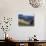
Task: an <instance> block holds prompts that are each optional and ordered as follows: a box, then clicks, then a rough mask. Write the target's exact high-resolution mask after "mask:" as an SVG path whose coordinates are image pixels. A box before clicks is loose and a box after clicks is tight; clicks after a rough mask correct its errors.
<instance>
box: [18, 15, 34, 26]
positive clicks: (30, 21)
mask: <svg viewBox="0 0 46 46" xmlns="http://www.w3.org/2000/svg"><path fill="white" fill-rule="evenodd" d="M18 25H19V26H34V16H29V15H27V16H26V15H23V14H19V15H18Z"/></svg>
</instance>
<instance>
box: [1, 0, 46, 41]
mask: <svg viewBox="0 0 46 46" xmlns="http://www.w3.org/2000/svg"><path fill="white" fill-rule="evenodd" d="M44 7H45V6H44V4H43V7H40V8H33V7H31V6H30V4H29V1H28V0H16V1H15V0H0V16H1V17H3V16H6V17H13V22H12V26H11V29H10V31H8V34H10V37H13V38H14V39H15V38H16V40H27V39H29V37H32V36H33V35H34V34H36V35H37V39H39V40H44V39H45V34H44V33H45V25H44V24H45V21H44V20H45V15H46V13H45V12H46V8H44ZM19 12H20V13H27V14H30V13H32V14H33V15H34V16H35V26H34V27H33V26H32V27H19V26H18V23H17V22H18V19H17V17H18V16H17V14H18V13H19ZM1 33H2V31H1V32H0V34H1ZM1 35H2V34H1ZM0 39H2V36H0Z"/></svg>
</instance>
